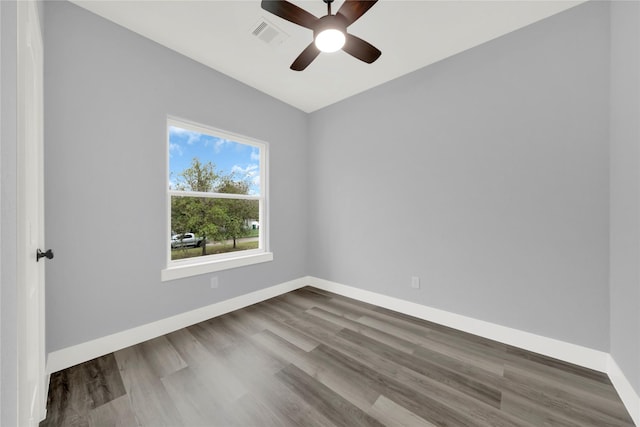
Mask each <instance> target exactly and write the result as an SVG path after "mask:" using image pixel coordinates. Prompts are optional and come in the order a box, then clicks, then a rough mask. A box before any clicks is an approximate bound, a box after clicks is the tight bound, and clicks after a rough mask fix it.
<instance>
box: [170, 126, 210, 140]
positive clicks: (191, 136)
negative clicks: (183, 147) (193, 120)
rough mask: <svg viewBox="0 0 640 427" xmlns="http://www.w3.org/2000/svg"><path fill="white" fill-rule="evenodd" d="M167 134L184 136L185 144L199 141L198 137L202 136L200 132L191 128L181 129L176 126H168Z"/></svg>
mask: <svg viewBox="0 0 640 427" xmlns="http://www.w3.org/2000/svg"><path fill="white" fill-rule="evenodd" d="M169 135H170V136H171V135H175V136H180V137H183V138H184V137H186V138H187V144H189V145H191V144H194V143H196V142H200V138H201V137H202V134H201V133H199V132H194V131H191V130H187V129H182V128H177V127H174V126H170V127H169Z"/></svg>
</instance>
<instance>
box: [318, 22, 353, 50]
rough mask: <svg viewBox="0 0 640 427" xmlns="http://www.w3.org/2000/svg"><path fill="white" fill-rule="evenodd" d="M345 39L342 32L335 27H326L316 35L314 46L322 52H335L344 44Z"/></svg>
mask: <svg viewBox="0 0 640 427" xmlns="http://www.w3.org/2000/svg"><path fill="white" fill-rule="evenodd" d="M345 41H346V38H345V35H344V32H342V31H340V30H337V29H335V28H327V29H326V30H323V31H322V32H320V33H319V34H318V35H317V36H316V40H315V43H316V47H317V48H318V49H320V51H322V52H327V53H331V52H336V51H338V50H340V49H342V47H343V46H344V43H345Z"/></svg>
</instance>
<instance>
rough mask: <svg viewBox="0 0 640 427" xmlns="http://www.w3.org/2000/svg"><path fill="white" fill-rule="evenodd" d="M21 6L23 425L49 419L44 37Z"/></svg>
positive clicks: (34, 14) (30, 11) (28, 7)
mask: <svg viewBox="0 0 640 427" xmlns="http://www.w3.org/2000/svg"><path fill="white" fill-rule="evenodd" d="M17 5H18V70H17V73H18V88H17V90H18V93H17V96H18V153H17V155H18V158H17V168H18V224H17V232H18V243H17V258H18V271H17V273H18V283H17V285H18V306H17V314H18V325H17V327H18V372H17V377H18V394H17V397H18V425H19V426H37V425H38V423H39V421H41V420H42V418H43V417H44V416H45V411H46V397H47V390H46V389H45V387H46V386H45V346H44V264H45V262H44V260H43V259H41V260H40V261H38V259H37V257H36V252H37V250H38V249H39V248H43V249H44V246H43V244H44V191H43V186H44V181H43V172H44V168H43V160H42V159H43V138H42V135H43V131H42V128H43V113H42V111H43V93H42V68H43V65H42V63H43V51H42V34H41V32H40V23H39V21H38V11H37V8H36V5H35V3H34V2H33V1H19V2H17Z"/></svg>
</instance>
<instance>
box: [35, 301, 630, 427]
mask: <svg viewBox="0 0 640 427" xmlns="http://www.w3.org/2000/svg"><path fill="white" fill-rule="evenodd" d="M40 425H41V426H43V427H44V426H127V427H128V426H153V427H156V426H189V427H191V426H194V427H195V426H242V427H247V426H305V427H306V426H334V425H335V426H347V427H355V426H428V427H433V426H574V427H577V426H580V427H586V426H598V427H604V426H633V425H634V424H633V422H632V421H631V419H630V418H629V415H628V413H627V411H626V410H625V408H624V406H623V404H622V402H621V401H620V398H619V397H618V395H617V393H616V391H615V390H614V388H613V386H612V385H611V382H610V381H609V378H608V377H607V376H606V375H605V374H603V373H600V372H596V371H591V370H588V369H585V368H581V367H578V366H574V365H571V364H569V363H565V362H562V361H559V360H555V359H551V358H548V357H545V356H541V355H538V354H533V353H530V352H527V351H523V350H520V349H517V348H513V347H510V346H507V345H504V344H500V343H497V342H494V341H490V340H486V339H484V338H480V337H477V336H473V335H470V334H466V333H463V332H460V331H456V330H453V329H450V328H446V327H443V326H440V325H436V324H433V323H430V322H426V321H423V320H419V319H415V318H412V317H410V316H406V315H403V314H399V313H395V312H392V311H389V310H386V309H382V308H380V307H376V306H372V305H369V304H365V303H361V302H358V301H355V300H351V299H348V298H344V297H341V296H338V295H334V294H331V293H328V292H324V291H319V290H316V289H314V288H304V289H300V290H297V291H294V292H291V293H288V294H285V295H282V296H280V297H277V298H273V299H271V300H268V301H265V302H262V303H260V304H256V305H253V306H251V307H247V308H245V309H242V310H239V311H236V312H233V313H229V314H226V315H224V316H220V317H217V318H214V319H211V320H208V321H205V322H202V323H199V324H197V325H194V326H191V327H188V328H186V329H182V330H179V331H176V332H173V333H171V334H168V335H165V336H162V337H159V338H156V339H153V340H150V341H147V342H144V343H142V344H139V345H136V346H134V347H129V348H126V349H123V350H120V351H118V352H116V353H112V354H109V355H106V356H103V357H100V358H98V359H95V360H92V361H89V362H86V363H83V364H81V365H77V366H74V367H72V368H69V369H66V370H64V371H61V372H57V373H55V374H53V375H52V377H51V384H50V389H49V401H48V417H47V419H46V420H45V421H43V422H42V423H41V424H40Z"/></svg>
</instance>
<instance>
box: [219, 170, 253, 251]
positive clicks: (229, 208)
mask: <svg viewBox="0 0 640 427" xmlns="http://www.w3.org/2000/svg"><path fill="white" fill-rule="evenodd" d="M249 188H250V185H249V182H247V181H246V180H237V179H236V178H235V176H234V175H233V174H231V175H227V176H223V177H221V179H220V181H219V184H218V185H217V187H216V192H218V193H230V194H249ZM217 203H218V205H219V206H220V207H221V208H222V209H221V210H222V212H223V215H222V216H221V217H220V222H219V223H218V224H219V226H220V230H223V233H224V236H225V238H226V239H229V240H233V248H234V249H235V248H236V245H237V239H239V238H241V237H245V236H247V235H248V234H249V232H250V227H248V226H247V221H249V220H251V219H258V216H259V203H258V201H257V200H241V199H220V200H218V201H217Z"/></svg>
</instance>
